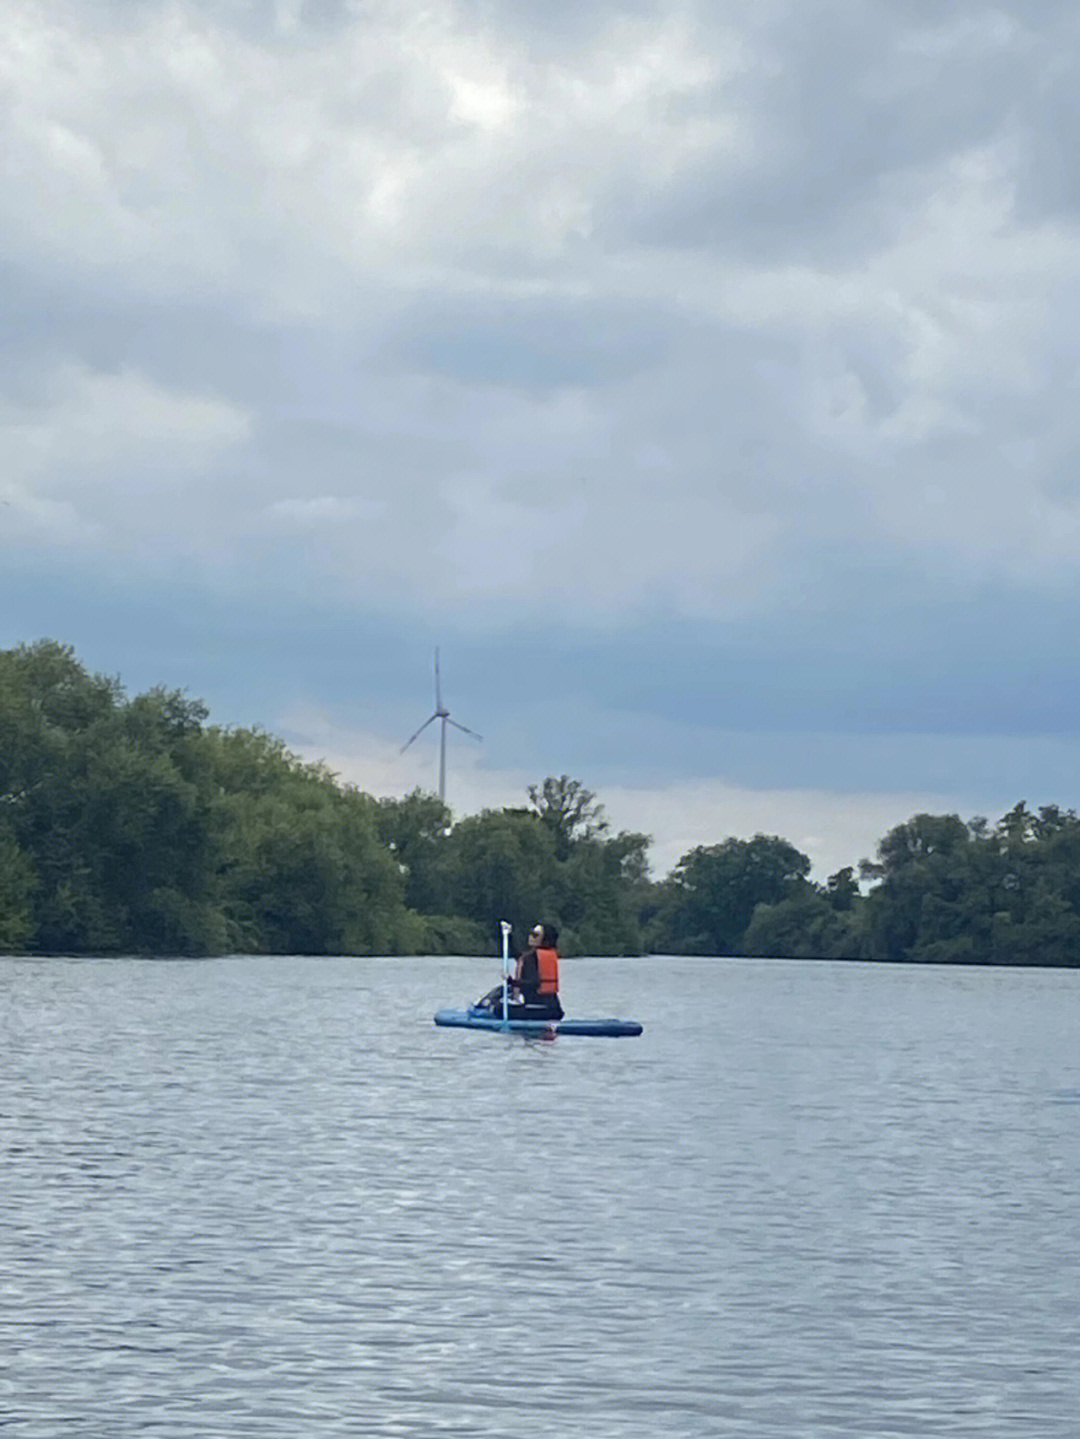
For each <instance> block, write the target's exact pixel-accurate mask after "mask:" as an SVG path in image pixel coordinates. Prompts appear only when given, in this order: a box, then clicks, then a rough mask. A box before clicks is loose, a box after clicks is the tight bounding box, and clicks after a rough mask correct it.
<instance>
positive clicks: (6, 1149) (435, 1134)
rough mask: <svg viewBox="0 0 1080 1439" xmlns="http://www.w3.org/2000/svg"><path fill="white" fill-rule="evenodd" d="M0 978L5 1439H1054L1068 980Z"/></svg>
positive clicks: (1073, 1364)
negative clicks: (630, 1022) (517, 1004)
mask: <svg viewBox="0 0 1080 1439" xmlns="http://www.w3.org/2000/svg"><path fill="white" fill-rule="evenodd" d="M496 973H497V965H496V964H495V963H494V962H493V963H491V964H484V963H483V962H481V961H475V960H471V961H464V960H439V961H430V962H429V961H385V960H384V961H378V960H308V961H305V960H297V959H246V958H241V959H227V960H216V961H206V962H183V961H176V962H169V961H157V962H154V961H137V960H83V961H65V960H45V961H9V960H0V1428H2V1429H3V1431H4V1435H5V1439H7V1436H8V1435H9V1434H10V1435H11V1436H13V1439H15V1436H17V1439H60V1436H64V1439H73V1436H88V1439H89V1436H93V1439H119V1436H126V1435H134V1434H139V1435H140V1436H146V1439H171V1436H185V1439H187V1436H211V1439H232V1436H241V1435H257V1436H259V1439H277V1436H288V1439H323V1436H330V1435H359V1436H373V1439H378V1436H396V1439H404V1436H435V1439H438V1436H445V1435H457V1436H504V1439H530V1436H539V1435H554V1436H560V1439H568V1436H581V1439H616V1436H618V1439H654V1436H658V1435H662V1436H704V1435H710V1436H711V1435H724V1436H732V1439H739V1436H754V1439H761V1437H762V1436H783V1439H801V1436H813V1439H825V1436H849V1435H866V1436H875V1439H885V1436H893V1435H934V1436H969V1435H970V1436H977V1435H978V1436H994V1439H1039V1436H1055V1439H1075V1436H1076V1435H1077V1433H1078V1432H1080V1041H1078V1025H1077V1019H1078V998H1080V974H1078V973H1075V972H1074V973H1068V972H1054V971H1035V972H1024V971H1018V970H965V969H917V968H902V967H891V966H880V967H873V966H858V965H848V966H844V965H829V964H786V963H760V962H759V963H753V962H747V961H740V962H720V961H702V960H698V961H693V960H668V961H644V960H641V961H637V960H634V961H623V962H612V961H608V962H600V961H595V960H593V961H589V960H580V961H569V962H567V963H566V965H565V976H564V990H565V998H566V1001H567V1008H568V1010H569V1012H571V1013H577V1014H586V1013H593V1014H597V1013H599V1014H621V1015H624V1016H626V1017H631V1018H638V1019H642V1020H643V1021H644V1022H645V1025H646V1028H645V1034H644V1036H643V1037H642V1038H641V1039H623V1040H605V1039H581V1038H561V1039H558V1040H556V1041H554V1042H551V1043H540V1042H526V1041H523V1040H521V1039H516V1038H508V1037H506V1036H499V1035H490V1034H473V1033H470V1032H465V1031H458V1030H438V1029H436V1028H435V1027H434V1026H433V1025H432V1023H431V1014H432V1012H433V1011H434V1010H435V1009H436V1008H437V1007H438V1006H439V1005H442V1004H455V1003H461V1002H464V1001H467V1000H469V999H472V998H475V997H476V995H477V994H478V993H480V992H481V990H482V989H484V988H486V987H487V986H488V984H489V983H490V982H491V981H492V979H493V977H495V975H496Z"/></svg>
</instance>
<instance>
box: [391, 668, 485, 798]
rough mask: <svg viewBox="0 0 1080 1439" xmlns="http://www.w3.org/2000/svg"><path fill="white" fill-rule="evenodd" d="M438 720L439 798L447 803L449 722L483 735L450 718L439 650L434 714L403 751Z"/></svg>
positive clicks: (465, 732) (407, 741) (471, 733)
mask: <svg viewBox="0 0 1080 1439" xmlns="http://www.w3.org/2000/svg"><path fill="white" fill-rule="evenodd" d="M436 720H441V721H442V728H441V733H440V735H439V799H440V800H441V801H442V803H443V804H445V803H446V726H447V725H448V724H452V725H453V726H454V728H455V729H459V730H460V731H461V733H462V734H469V735H472V737H473V739H477V740H478V739H480V738H481V736H480V735H478V734H477V733H476V731H475V730H472V729H466V727H465V726H464V725H463V724H458V722H457V720H456V719H451V718H450V711H449V710H448V709H447V708H446V706H445V705H444V704H443V701H442V685H441V684H440V682H439V651H438V650H436V651H435V713H434V714H433V715H431V716H430V717H429V718H428V719H426V720H425V721H424V723H423V724H422V725H421V726H420V728H419V729H418V730H417V731H416V733H415V734H414V735H413V736H412V737H411V738H409V739H407V740H406V741H405V743H404V744H403V745H402V746H401V753H402V754H404V753H405V751H406V750H407V749H408V748H409V746H410V745H411V744H412V742H413V740H414V739H419V738H420V736H421V735H422V734H423V733H424V731H425V730H426V729H427V727H428V725H429V724H434V723H435V721H436Z"/></svg>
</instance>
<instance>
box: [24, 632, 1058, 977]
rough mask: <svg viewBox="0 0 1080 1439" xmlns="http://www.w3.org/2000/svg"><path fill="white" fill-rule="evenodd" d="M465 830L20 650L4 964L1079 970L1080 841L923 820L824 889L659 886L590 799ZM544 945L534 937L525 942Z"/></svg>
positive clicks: (771, 882) (734, 849) (704, 875)
mask: <svg viewBox="0 0 1080 1439" xmlns="http://www.w3.org/2000/svg"><path fill="white" fill-rule="evenodd" d="M527 799H528V803H523V804H522V806H521V807H520V808H506V809H500V810H484V811H483V812H481V813H480V814H476V815H469V816H466V817H464V818H461V819H459V820H456V821H455V820H454V817H453V815H452V814H451V812H450V810H449V809H448V808H447V806H446V805H445V804H443V803H442V802H441V801H440V800H439V799H438V798H437V797H436V796H434V795H432V794H428V793H424V792H422V791H420V790H415V791H413V793H411V794H409V795H406V796H405V797H404V798H389V799H388V798H381V799H377V798H375V797H373V796H372V795H369V794H366V793H364V792H363V791H361V790H359V789H358V788H356V787H355V786H352V785H348V784H343V783H341V782H340V781H339V780H338V778H337V777H336V776H335V775H333V774H332V773H331V772H330V771H329V770H328V769H327V768H326V767H325V766H324V765H322V764H312V763H309V762H306V761H303V760H301V759H300V758H298V757H297V756H296V755H294V754H292V753H291V752H290V751H289V750H288V749H287V748H286V747H285V745H284V744H283V743H282V741H281V740H279V739H277V738H275V737H274V736H272V735H270V734H267V733H265V732H263V731H262V730H259V729H244V728H222V727H219V726H216V725H212V724H209V723H208V712H207V710H206V707H205V706H204V705H203V704H202V703H201V702H199V701H197V700H192V699H190V698H188V697H187V696H185V695H184V694H183V693H182V692H180V691H176V690H167V689H164V688H155V689H152V690H150V691H148V692H147V693H145V694H141V695H137V696H135V697H134V698H130V699H129V698H128V697H127V695H126V694H125V691H124V689H123V687H122V685H121V684H120V682H119V680H118V679H115V678H111V677H107V676H102V675H98V674H91V673H89V672H88V671H87V670H86V669H85V668H84V667H83V665H82V664H80V662H79V661H78V660H77V659H76V657H75V655H74V652H73V651H72V649H71V647H70V646H66V645H62V644H59V643H57V642H55V641H52V640H41V641H38V642H36V643H34V644H30V645H20V646H18V647H17V648H14V649H11V650H4V651H0V950H2V951H5V952H9V953H11V952H13V953H41V954H84V953H93V954H185V955H211V954H222V953H287V954H387V955H391V954H395V955H409V954H453V953H458V954H462V953H464V954H486V953H491V952H493V948H494V944H495V942H496V941H495V936H497V934H498V922H499V920H500V919H501V918H503V917H504V916H518V917H520V919H521V920H522V923H523V924H524V925H527V924H528V923H531V922H533V921H535V920H536V919H538V918H541V917H543V918H547V919H552V920H554V921H555V922H556V923H557V924H558V925H559V927H560V930H561V931H562V936H563V947H564V948H565V950H566V951H567V952H568V953H571V954H573V953H577V954H598V955H631V954H639V953H645V952H649V953H659V954H700V955H752V956H760V957H773V956H775V957H790V958H801V957H807V958H836V959H870V960H904V961H916V962H924V963H998V964H1055V965H1075V964H1077V963H1080V820H1078V818H1077V816H1076V814H1075V813H1074V812H1073V811H1072V810H1068V811H1063V810H1061V809H1059V808H1057V807H1056V806H1046V807H1043V808H1041V809H1040V810H1038V812H1037V813H1033V812H1031V811H1029V810H1028V809H1027V808H1026V806H1025V805H1024V804H1018V805H1017V806H1016V807H1015V808H1014V809H1013V810H1011V811H1010V812H1009V813H1008V814H1007V815H1005V816H1004V817H1003V818H1002V819H1001V820H1000V821H999V822H998V823H997V824H996V825H993V826H992V825H991V824H990V823H989V822H988V821H987V820H985V819H981V818H976V819H973V820H970V821H967V822H965V821H963V820H961V819H960V818H959V817H958V816H956V815H927V814H920V815H916V816H914V817H913V818H912V819H910V820H908V821H907V822H906V823H904V824H901V825H898V826H897V827H896V828H895V829H893V830H891V831H890V832H889V833H888V834H887V835H886V836H885V838H884V839H883V840H882V841H881V842H880V844H879V845H878V849H877V855H876V858H875V859H874V860H873V861H868V860H863V861H862V862H861V863H860V864H859V865H858V866H857V867H856V866H852V867H848V868H845V869H841V870H840V871H838V873H836V874H834V875H832V876H830V877H829V878H828V879H827V880H826V881H825V882H824V883H819V882H816V881H814V880H812V879H811V878H810V860H809V858H808V857H807V856H806V855H804V854H802V853H801V852H800V851H799V850H798V849H796V848H795V846H793V845H792V844H790V843H789V842H788V841H787V840H784V839H782V838H780V837H778V836H775V835H761V834H759V835H755V836H753V837H752V838H751V839H741V838H736V837H728V838H726V839H724V840H723V841H722V842H720V843H718V844H714V845H699V846H697V847H695V848H694V849H692V850H690V851H689V852H688V853H687V854H685V855H684V856H683V857H682V859H680V860H679V862H678V864H677V865H676V866H675V867H674V869H673V870H672V871H671V873H670V874H669V875H667V876H666V877H665V878H663V879H659V880H655V879H653V878H652V877H651V876H650V873H649V865H648V848H649V837H648V836H647V835H644V834H638V833H634V832H629V831H620V832H619V833H617V834H613V833H612V832H611V829H610V826H609V824H608V822H607V819H606V817H605V815H604V810H603V806H602V805H601V804H600V803H599V802H598V800H597V799H596V796H595V795H594V794H593V793H592V792H591V791H590V790H588V789H586V788H585V787H584V785H582V784H581V783H580V782H579V781H577V780H574V779H571V778H569V777H568V776H566V775H562V776H559V777H557V778H556V777H549V778H547V779H545V780H543V781H542V782H540V783H538V784H536V785H533V786H531V787H530V788H529V790H528V795H527ZM522 938H523V936H515V940H520V939H522Z"/></svg>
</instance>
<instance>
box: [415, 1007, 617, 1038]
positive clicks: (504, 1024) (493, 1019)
mask: <svg viewBox="0 0 1080 1439" xmlns="http://www.w3.org/2000/svg"><path fill="white" fill-rule="evenodd" d="M435 1023H436V1024H438V1025H441V1026H443V1028H446V1029H488V1030H493V1031H494V1032H495V1033H496V1034H532V1035H544V1034H595V1035H606V1036H608V1037H610V1038H612V1039H615V1038H618V1037H619V1036H620V1035H633V1034H640V1033H641V1032H642V1026H641V1025H640V1024H638V1022H637V1020H636V1019H555V1020H552V1019H502V1018H501V1017H499V1016H498V1015H493V1014H489V1013H487V1012H486V1011H482V1010H476V1009H440V1010H438V1011H437V1012H436V1014H435Z"/></svg>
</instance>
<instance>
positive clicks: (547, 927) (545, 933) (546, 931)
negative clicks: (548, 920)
mask: <svg viewBox="0 0 1080 1439" xmlns="http://www.w3.org/2000/svg"><path fill="white" fill-rule="evenodd" d="M540 930H541V935H542V938H541V940H540V943H541V944H542V945H543V947H544V948H545V949H554V948H555V946H556V945H557V944H558V942H559V931H558V930H557V929H556V928H555V926H554V925H553V924H542V925H541V926H540Z"/></svg>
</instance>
